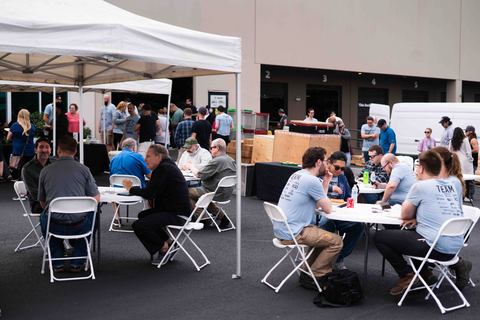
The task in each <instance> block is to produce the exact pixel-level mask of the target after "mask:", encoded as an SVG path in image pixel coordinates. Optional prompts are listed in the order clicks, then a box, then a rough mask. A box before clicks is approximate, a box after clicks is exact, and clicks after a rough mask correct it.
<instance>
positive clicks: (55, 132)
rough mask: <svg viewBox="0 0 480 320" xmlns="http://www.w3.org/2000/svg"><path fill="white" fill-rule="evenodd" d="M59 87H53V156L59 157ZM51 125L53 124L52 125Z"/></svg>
mask: <svg viewBox="0 0 480 320" xmlns="http://www.w3.org/2000/svg"><path fill="white" fill-rule="evenodd" d="M56 98H57V87H53V108H52V113H53V129H52V130H53V155H54V156H56V155H57V99H56ZM50 125H51V123H50Z"/></svg>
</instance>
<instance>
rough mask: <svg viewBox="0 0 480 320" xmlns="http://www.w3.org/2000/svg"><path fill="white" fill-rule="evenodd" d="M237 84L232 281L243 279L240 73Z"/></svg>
mask: <svg viewBox="0 0 480 320" xmlns="http://www.w3.org/2000/svg"><path fill="white" fill-rule="evenodd" d="M235 77H236V84H237V92H236V95H237V106H236V109H237V128H236V136H237V137H236V139H237V146H236V148H237V155H236V158H237V160H236V161H237V186H236V196H237V197H236V200H237V201H236V202H237V272H236V274H233V275H232V279H238V278H241V277H242V271H241V263H242V259H241V250H242V180H241V177H242V144H241V141H242V132H241V131H242V130H241V129H242V111H241V110H242V109H241V107H242V104H241V95H242V90H241V88H242V85H241V82H242V75H241V74H240V73H236V74H235Z"/></svg>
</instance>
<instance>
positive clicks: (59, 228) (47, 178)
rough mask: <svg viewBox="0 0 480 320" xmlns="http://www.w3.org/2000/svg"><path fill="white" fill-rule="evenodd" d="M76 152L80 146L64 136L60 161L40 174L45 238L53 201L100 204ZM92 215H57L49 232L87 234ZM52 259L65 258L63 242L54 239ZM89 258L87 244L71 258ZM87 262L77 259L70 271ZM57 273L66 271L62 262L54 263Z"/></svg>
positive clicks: (79, 245)
mask: <svg viewBox="0 0 480 320" xmlns="http://www.w3.org/2000/svg"><path fill="white" fill-rule="evenodd" d="M76 152H77V142H76V141H75V139H74V138H73V137H70V136H64V137H62V138H61V139H60V141H59V142H58V148H57V155H58V159H57V161H55V162H54V163H52V164H51V165H49V166H47V167H45V168H44V169H43V170H42V171H41V172H40V178H39V182H38V201H39V202H40V205H41V206H42V208H43V209H44V211H43V213H42V214H41V215H40V226H41V229H42V234H43V236H44V237H45V234H46V229H47V221H48V210H49V205H50V202H51V201H52V200H54V199H55V198H58V197H81V196H87V197H93V198H95V200H96V201H97V202H100V192H99V191H98V188H97V185H96V184H95V179H94V178H93V176H92V174H91V173H90V169H88V168H87V167H86V166H84V165H83V164H81V163H79V162H76V161H75V160H74V159H73V156H74V155H75V153H76ZM92 220H93V212H84V213H78V214H62V213H54V214H52V216H51V219H50V232H53V233H57V234H64V235H72V234H80V233H85V232H87V231H88V230H90V229H91V227H92V222H93V221H92ZM50 249H51V254H52V258H61V257H63V240H61V239H57V238H54V237H52V239H51V240H50ZM86 255H87V245H86V242H85V241H77V242H76V243H75V247H74V249H73V253H72V256H73V257H80V256H86ZM84 262H85V259H74V260H72V262H71V264H70V270H71V271H73V272H80V270H81V268H82V266H83V264H84ZM53 269H54V271H55V272H62V271H64V267H63V261H62V260H54V261H53Z"/></svg>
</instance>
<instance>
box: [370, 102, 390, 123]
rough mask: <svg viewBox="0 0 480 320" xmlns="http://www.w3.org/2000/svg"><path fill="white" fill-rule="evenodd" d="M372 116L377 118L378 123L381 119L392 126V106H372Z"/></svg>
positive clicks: (374, 104)
mask: <svg viewBox="0 0 480 320" xmlns="http://www.w3.org/2000/svg"><path fill="white" fill-rule="evenodd" d="M370 116H372V117H376V118H377V121H378V120H380V119H385V121H387V123H388V124H389V125H390V106H389V105H388V104H378V103H371V104H370Z"/></svg>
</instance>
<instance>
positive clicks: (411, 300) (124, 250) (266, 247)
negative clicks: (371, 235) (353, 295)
mask: <svg viewBox="0 0 480 320" xmlns="http://www.w3.org/2000/svg"><path fill="white" fill-rule="evenodd" d="M95 179H96V181H97V184H98V185H99V186H106V185H107V184H108V174H102V175H99V176H96V177H95ZM478 192H479V190H477V198H478V199H479V203H480V193H478ZM12 197H14V190H13V183H12V182H7V183H1V184H0V215H1V220H0V232H1V239H0V244H1V245H0V257H1V262H0V270H1V277H0V307H1V310H2V316H3V317H4V318H6V319H38V320H39V319H85V318H87V319H116V320H119V319H154V318H155V319H156V318H158V319H208V320H211V319H314V318H321V319H332V318H335V319H368V320H370V319H407V318H408V319H434V318H440V317H441V318H442V319H454V318H457V319H458V318H462V319H474V318H477V317H478V314H480V306H479V304H478V300H477V299H478V289H477V288H472V287H470V286H468V287H467V288H466V289H465V290H464V294H465V297H466V298H467V300H468V301H469V302H470V304H471V307H470V308H463V309H461V310H457V311H454V312H450V313H447V314H446V315H441V313H440V311H439V309H438V307H437V305H436V304H435V302H434V301H433V299H430V300H427V301H425V300H424V296H425V295H424V292H421V293H416V294H411V295H410V296H408V297H407V299H406V301H405V302H404V304H403V306H402V307H398V306H397V303H398V301H399V299H400V297H398V296H395V297H394V296H391V295H390V294H389V290H390V288H392V287H394V286H396V284H397V282H398V277H397V275H396V274H395V273H394V271H393V269H392V268H391V266H390V265H388V263H387V267H386V274H385V276H381V264H382V258H381V255H380V254H379V253H378V251H377V250H376V248H375V246H374V245H373V243H370V250H369V262H368V278H367V279H368V281H367V283H368V285H367V288H366V290H367V295H366V298H365V299H363V300H362V301H360V302H359V303H357V304H355V305H352V306H350V307H348V308H339V309H337V308H322V309H320V308H317V307H316V306H315V305H314V304H313V298H314V297H315V296H316V292H315V291H310V290H307V289H304V288H303V287H301V286H300V285H299V284H298V276H296V275H294V276H293V277H292V278H290V279H289V280H288V281H287V283H286V284H285V285H284V286H283V288H282V289H281V291H280V292H279V293H275V292H274V291H273V290H271V289H270V288H268V287H267V286H266V285H264V284H262V283H260V280H261V279H262V278H263V277H264V275H265V274H266V273H267V272H268V270H269V269H270V268H271V267H272V266H273V265H274V264H275V263H276V262H277V261H278V260H279V259H280V258H281V257H282V255H283V251H282V250H280V249H277V248H276V247H274V246H273V244H272V237H273V228H272V224H271V222H270V220H269V219H268V217H267V215H266V213H265V212H264V209H263V205H262V204H263V201H261V200H259V199H257V198H255V197H243V198H242V213H241V214H242V232H241V234H242V241H241V242H242V251H241V262H242V263H241V274H240V275H241V278H239V279H232V274H234V273H236V232H235V231H229V232H223V233H218V232H217V230H216V229H215V228H206V229H204V230H201V231H197V232H194V233H193V234H192V237H193V239H194V240H195V241H196V242H197V244H198V245H199V246H200V247H201V248H202V250H203V251H204V252H205V254H206V255H207V256H208V258H209V259H210V261H211V264H210V265H208V266H206V267H205V268H203V269H202V270H201V271H200V272H197V271H196V269H195V268H194V266H193V264H192V263H191V262H190V260H189V259H188V258H187V257H186V256H185V255H184V254H183V253H180V254H179V255H178V256H177V259H176V260H175V261H173V262H170V263H168V264H167V265H165V266H163V267H162V268H161V269H157V268H156V267H154V266H152V265H151V264H150V255H149V254H148V252H147V251H146V250H145V249H144V248H143V246H142V244H141V243H140V242H139V241H138V239H137V238H136V237H135V235H134V234H133V233H116V232H108V226H109V222H110V220H111V218H112V216H113V209H112V207H111V206H110V205H105V206H103V207H102V211H103V212H102V213H101V215H100V217H101V271H99V270H98V257H97V253H94V259H93V260H94V266H95V269H96V280H84V281H70V282H55V283H53V284H52V283H50V281H49V275H48V274H47V273H46V274H45V275H42V274H41V273H40V270H41V261H42V250H41V249H39V248H34V249H30V250H25V251H22V252H18V253H15V252H14V249H15V247H16V245H17V244H18V242H19V241H20V240H21V239H22V238H23V236H24V235H25V234H26V233H27V232H28V231H29V224H28V222H27V219H26V218H25V217H23V216H22V210H21V206H20V203H19V202H18V201H13V200H12ZM225 208H226V212H227V213H228V214H229V216H230V217H231V218H232V220H233V221H234V222H235V223H236V222H237V219H236V213H235V197H232V202H231V203H230V204H228V205H226V206H225ZM140 209H141V206H140V205H139V206H137V207H134V208H133V209H132V210H131V212H133V213H135V212H139V211H140ZM129 226H130V224H127V226H126V228H128V227H129ZM478 229H479V227H478V226H477V228H476V230H474V232H473V235H472V237H471V239H470V241H469V245H468V247H467V248H465V249H464V250H463V252H462V255H461V256H462V257H464V258H466V259H468V260H470V261H472V262H473V266H474V267H473V271H472V273H471V277H472V279H473V281H474V282H475V283H480V279H479V272H478V269H479V268H478V266H479V265H480V258H479V255H478V252H479V242H480V232H479V230H478ZM372 232H375V231H372ZM364 248H365V238H363V239H362V240H360V242H359V243H358V245H357V247H356V248H355V250H354V251H353V253H352V254H351V255H350V256H349V257H347V258H346V259H345V264H346V265H347V267H349V268H350V269H352V270H353V271H355V272H357V273H358V274H359V277H360V278H361V279H363V277H364V274H363V261H364ZM291 268H292V265H291V264H290V263H288V261H287V262H286V263H285V264H283V265H282V267H280V268H279V270H278V272H277V273H276V274H275V275H272V278H271V280H272V281H275V280H276V281H281V280H282V279H283V277H284V276H285V275H286V274H287V273H288V272H290V270H291ZM438 296H439V297H440V299H442V300H443V301H444V302H445V304H446V305H447V306H448V305H451V304H452V303H455V302H457V301H458V300H459V299H458V298H457V297H455V294H454V292H453V290H452V289H451V288H449V286H448V285H445V286H444V287H442V288H441V289H440V291H439V294H438Z"/></svg>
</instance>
